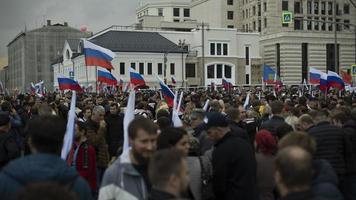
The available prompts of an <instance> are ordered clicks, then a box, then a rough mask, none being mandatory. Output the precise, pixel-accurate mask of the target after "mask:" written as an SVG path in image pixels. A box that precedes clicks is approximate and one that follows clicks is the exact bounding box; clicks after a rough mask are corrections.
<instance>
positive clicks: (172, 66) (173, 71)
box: [171, 63, 175, 75]
mask: <svg viewBox="0 0 356 200" xmlns="http://www.w3.org/2000/svg"><path fill="white" fill-rule="evenodd" d="M174 74H175V67H174V63H171V75H174Z"/></svg>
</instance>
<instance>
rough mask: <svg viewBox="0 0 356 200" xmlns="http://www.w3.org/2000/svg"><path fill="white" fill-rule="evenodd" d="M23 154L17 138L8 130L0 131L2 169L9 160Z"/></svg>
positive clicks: (0, 163)
mask: <svg viewBox="0 0 356 200" xmlns="http://www.w3.org/2000/svg"><path fill="white" fill-rule="evenodd" d="M20 156H21V148H20V147H19V145H18V144H17V143H16V139H15V138H14V137H13V135H12V134H11V133H10V132H8V133H6V132H2V131H0V169H1V168H2V167H4V166H5V165H6V164H7V163H8V162H9V161H11V160H13V159H15V158H18V157H20Z"/></svg>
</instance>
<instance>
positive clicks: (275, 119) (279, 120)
mask: <svg viewBox="0 0 356 200" xmlns="http://www.w3.org/2000/svg"><path fill="white" fill-rule="evenodd" d="M283 124H286V122H285V121H284V118H283V117H280V116H272V118H271V119H269V120H267V121H265V122H263V123H262V124H261V129H267V130H268V131H270V132H271V133H272V134H274V135H276V134H277V129H278V127H280V126H282V125H283Z"/></svg>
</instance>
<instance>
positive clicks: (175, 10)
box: [173, 8, 180, 17]
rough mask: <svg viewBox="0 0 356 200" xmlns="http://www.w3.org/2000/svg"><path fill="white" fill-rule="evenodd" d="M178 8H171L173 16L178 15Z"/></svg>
mask: <svg viewBox="0 0 356 200" xmlns="http://www.w3.org/2000/svg"><path fill="white" fill-rule="evenodd" d="M179 10H180V9H179V8H173V16H174V17H179Z"/></svg>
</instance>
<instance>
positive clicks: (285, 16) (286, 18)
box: [282, 11, 293, 24]
mask: <svg viewBox="0 0 356 200" xmlns="http://www.w3.org/2000/svg"><path fill="white" fill-rule="evenodd" d="M292 20H293V13H292V12H289V11H283V12H282V24H290V23H292Z"/></svg>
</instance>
